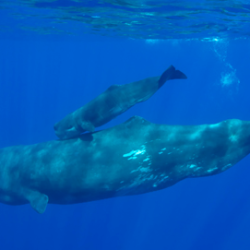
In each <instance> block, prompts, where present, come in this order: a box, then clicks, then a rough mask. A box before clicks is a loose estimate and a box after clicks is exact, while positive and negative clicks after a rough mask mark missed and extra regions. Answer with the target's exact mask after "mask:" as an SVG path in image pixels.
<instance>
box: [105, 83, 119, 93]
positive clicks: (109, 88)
mask: <svg viewBox="0 0 250 250" xmlns="http://www.w3.org/2000/svg"><path fill="white" fill-rule="evenodd" d="M119 87H121V85H118V84H114V85H111V86H110V87H108V88H107V90H106V91H111V90H115V89H117V88H119Z"/></svg>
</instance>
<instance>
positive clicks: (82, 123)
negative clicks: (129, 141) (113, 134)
mask: <svg viewBox="0 0 250 250" xmlns="http://www.w3.org/2000/svg"><path fill="white" fill-rule="evenodd" d="M186 78H187V77H186V75H185V74H184V73H182V72H181V71H179V70H176V69H175V67H174V66H170V67H169V68H168V69H167V70H166V71H165V72H163V74H162V75H161V76H157V77H149V78H146V79H144V80H141V81H137V82H132V83H129V84H125V85H112V86H111V87H109V88H108V89H107V90H106V91H105V92H103V93H102V94H101V95H99V96H97V97H96V98H95V99H93V100H92V101H90V102H89V103H87V104H86V105H84V106H83V107H81V108H79V109H77V110H76V111H74V112H73V113H70V114H69V115H67V116H66V117H65V118H63V119H62V120H61V121H59V122H58V123H56V124H55V125H54V130H55V133H56V135H57V136H58V137H59V138H60V139H69V138H72V137H75V136H79V135H80V134H82V133H83V132H85V131H89V132H94V131H95V128H96V127H99V126H102V125H104V124H105V123H107V122H109V121H111V120H112V119H114V118H115V117H116V116H118V115H120V114H122V113H124V112H125V111H127V110H128V109H129V108H131V107H133V106H134V105H135V104H137V103H139V102H144V101H146V100H148V99H149V98H150V97H151V96H152V95H153V94H154V93H155V92H156V91H157V90H158V89H160V88H161V87H162V86H163V85H164V83H165V82H166V81H168V80H173V79H186Z"/></svg>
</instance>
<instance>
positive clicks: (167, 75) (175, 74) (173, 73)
mask: <svg viewBox="0 0 250 250" xmlns="http://www.w3.org/2000/svg"><path fill="white" fill-rule="evenodd" d="M173 79H187V76H186V75H185V74H184V73H182V72H181V71H180V70H176V69H175V67H174V66H173V65H171V66H170V67H169V68H168V69H167V70H166V71H164V72H163V74H162V75H161V77H160V79H159V81H158V82H159V88H160V87H161V86H162V85H163V84H164V83H165V82H166V81H167V80H173Z"/></svg>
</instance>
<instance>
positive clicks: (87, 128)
mask: <svg viewBox="0 0 250 250" xmlns="http://www.w3.org/2000/svg"><path fill="white" fill-rule="evenodd" d="M81 127H82V129H83V130H84V131H89V132H94V131H95V126H94V125H93V124H92V123H91V122H82V124H81Z"/></svg>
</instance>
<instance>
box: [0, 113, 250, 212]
mask: <svg viewBox="0 0 250 250" xmlns="http://www.w3.org/2000/svg"><path fill="white" fill-rule="evenodd" d="M249 153H250V122H249V121H241V120H227V121H223V122H220V123H218V124H214V125H199V126H168V125H158V124H153V123H150V122H148V121H146V120H145V119H143V118H141V117H132V118H131V119H129V120H128V121H126V122H125V123H123V124H120V125H118V126H115V127H113V128H110V129H106V130H103V131H100V132H94V133H87V134H84V135H82V136H79V137H78V138H74V139H69V140H61V141H60V140H59V141H49V142H45V143H39V144H35V145H29V146H15V147H8V148H3V149H1V150H0V167H1V171H0V202H2V203H5V204H10V205H21V204H26V203H30V204H31V206H32V207H33V208H34V209H35V210H36V211H37V212H39V213H43V212H44V211H45V209H46V206H47V203H54V204H72V203H80V202H88V201H94V200H99V199H106V198H111V197H117V196H125V195H136V194H143V193H147V192H152V191H156V190H159V189H163V188H167V187H169V186H171V185H173V184H175V183H177V182H178V181H180V180H183V179H185V178H188V177H200V176H209V175H214V174H218V173H220V172H223V171H225V170H226V169H228V168H230V167H231V166H233V165H234V164H236V163H237V162H238V161H240V160H241V159H242V158H243V157H245V156H246V155H248V154H249Z"/></svg>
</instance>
